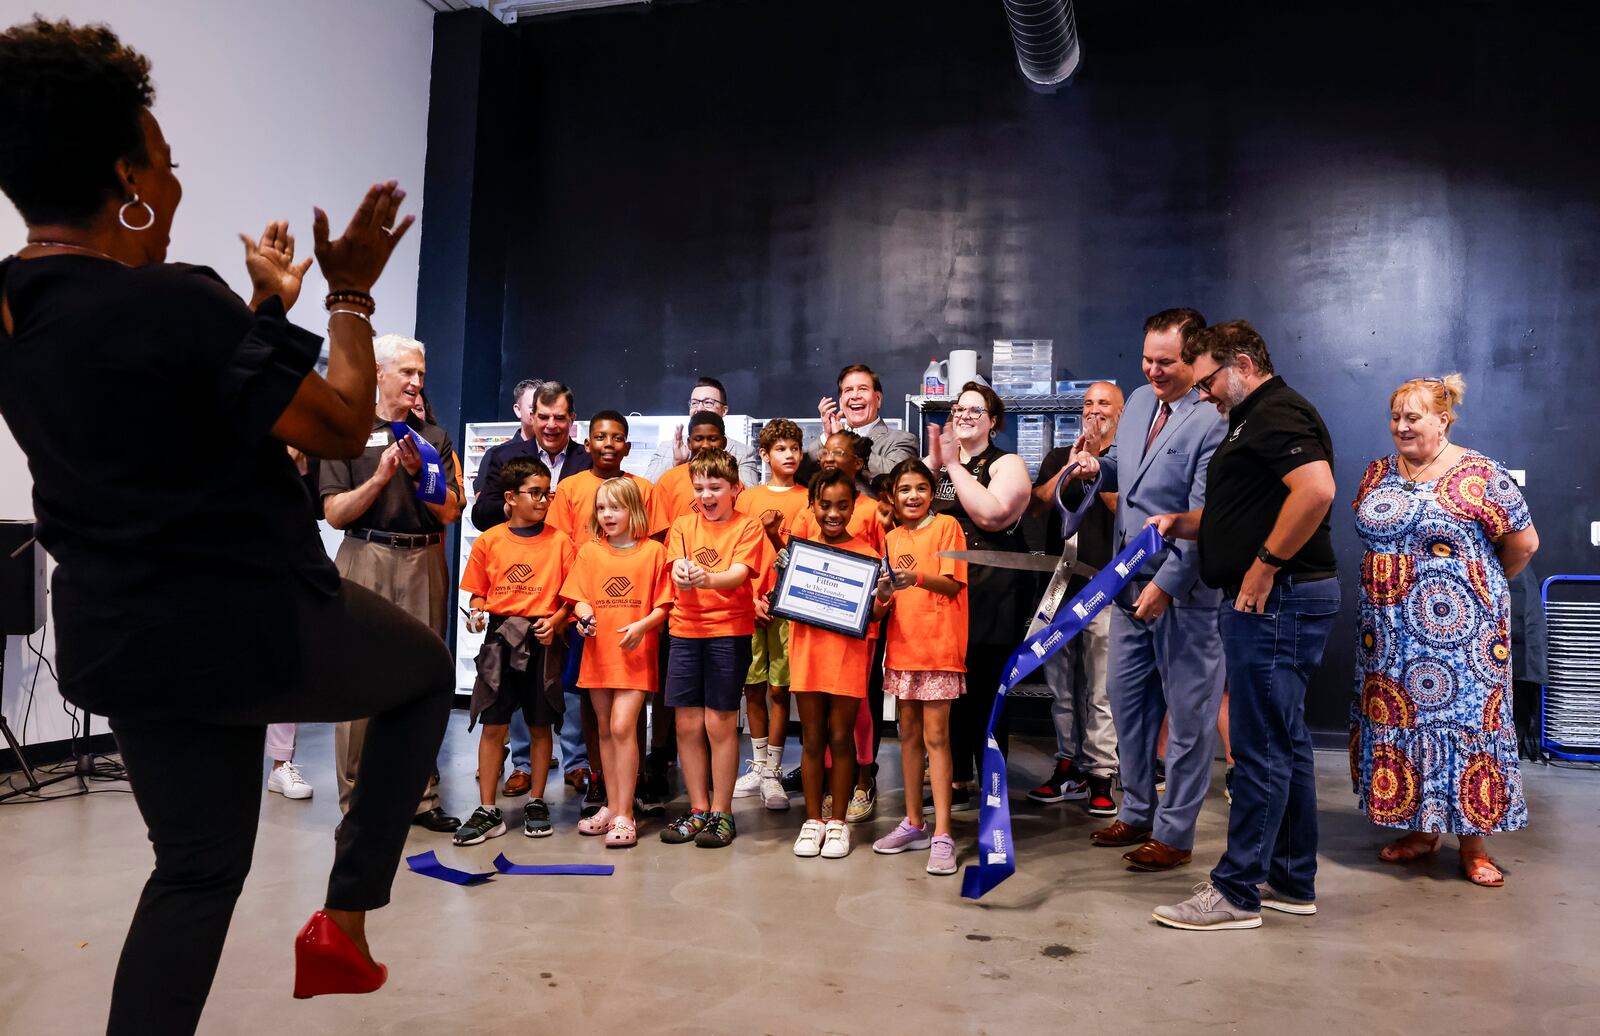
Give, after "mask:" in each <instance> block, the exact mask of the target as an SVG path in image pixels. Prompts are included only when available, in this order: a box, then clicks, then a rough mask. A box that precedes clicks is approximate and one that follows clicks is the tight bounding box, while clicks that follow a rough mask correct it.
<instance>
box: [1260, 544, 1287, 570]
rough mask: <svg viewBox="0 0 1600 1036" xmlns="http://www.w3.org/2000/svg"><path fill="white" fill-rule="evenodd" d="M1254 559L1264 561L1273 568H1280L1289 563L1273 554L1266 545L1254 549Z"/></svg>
mask: <svg viewBox="0 0 1600 1036" xmlns="http://www.w3.org/2000/svg"><path fill="white" fill-rule="evenodd" d="M1256 560H1257V561H1265V562H1266V563H1267V564H1269V565H1271V566H1272V567H1273V568H1282V567H1283V566H1285V565H1287V564H1288V563H1289V562H1288V561H1286V560H1285V559H1283V558H1280V557H1278V556H1277V555H1275V554H1273V553H1272V551H1270V550H1268V549H1267V548H1266V547H1262V548H1261V549H1260V550H1258V551H1256Z"/></svg>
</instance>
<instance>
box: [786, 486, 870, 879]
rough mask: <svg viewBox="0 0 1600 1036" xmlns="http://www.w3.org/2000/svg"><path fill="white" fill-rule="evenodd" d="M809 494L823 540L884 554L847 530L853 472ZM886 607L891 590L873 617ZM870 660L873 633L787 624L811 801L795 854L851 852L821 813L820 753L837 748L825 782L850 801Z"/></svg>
mask: <svg viewBox="0 0 1600 1036" xmlns="http://www.w3.org/2000/svg"><path fill="white" fill-rule="evenodd" d="M808 499H809V501H810V507H811V518H812V519H813V521H814V524H815V526H816V528H817V539H818V541H820V542H822V543H825V544H828V545H829V546H833V547H838V548H841V549H843V550H848V551H851V552H852V553H856V554H861V555H863V556H865V557H869V558H876V557H878V556H879V553H878V549H877V545H876V543H875V542H874V540H873V539H871V538H869V537H868V536H865V535H860V534H857V535H852V534H851V533H850V530H849V524H850V516H851V513H852V512H853V511H854V510H855V505H856V484H855V480H854V479H852V478H851V477H850V475H849V474H847V473H846V472H844V471H840V470H837V469H835V470H833V471H822V472H819V473H818V474H817V475H816V477H814V478H813V479H812V480H811V488H810V493H809V497H808ZM873 528H874V529H876V522H874V523H873ZM886 609H887V596H886V595H885V596H882V597H875V598H874V600H873V617H874V619H877V618H881V617H882V616H883V614H884V611H885V610H886ZM871 663H872V641H871V639H863V638H856V637H852V636H848V635H846V634H843V633H835V632H833V631H831V630H825V629H821V628H819V627H816V626H811V625H808V624H807V623H805V622H795V623H794V624H793V625H792V626H791V627H790V629H789V679H790V683H789V692H790V694H792V695H793V696H794V702H795V704H796V705H797V706H798V707H799V710H800V729H801V745H802V755H801V762H800V780H801V786H802V788H803V790H804V792H805V803H806V820H805V823H804V824H803V825H802V826H801V828H800V837H799V838H797V839H795V843H794V854H795V855H796V856H824V857H827V858H828V859H834V860H836V859H840V858H842V857H845V856H848V855H850V829H849V827H848V826H847V825H846V824H845V822H844V818H843V817H832V816H824V813H823V783H824V780H823V778H824V768H825V767H824V762H823V755H824V753H825V752H827V751H829V750H830V749H831V750H832V755H833V769H832V773H831V775H829V778H828V784H829V791H830V793H831V797H832V800H833V802H834V803H843V802H848V801H849V800H850V792H851V789H852V788H853V787H854V786H855V780H856V773H855V744H854V740H853V736H854V727H855V720H856V713H857V712H858V711H860V708H861V701H862V699H864V698H865V697H866V696H867V670H868V668H869V667H870V665H871Z"/></svg>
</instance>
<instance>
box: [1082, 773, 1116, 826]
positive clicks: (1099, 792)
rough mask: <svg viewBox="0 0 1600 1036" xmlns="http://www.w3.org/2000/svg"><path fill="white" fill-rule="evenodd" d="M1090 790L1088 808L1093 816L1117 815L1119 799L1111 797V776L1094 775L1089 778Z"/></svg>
mask: <svg viewBox="0 0 1600 1036" xmlns="http://www.w3.org/2000/svg"><path fill="white" fill-rule="evenodd" d="M1088 785H1089V790H1088V792H1087V793H1086V794H1087V796H1088V799H1089V801H1088V803H1087V805H1088V809H1089V815H1090V816H1091V817H1114V816H1116V815H1117V800H1116V799H1114V798H1112V797H1111V778H1110V777H1094V776H1091V777H1089V779H1088Z"/></svg>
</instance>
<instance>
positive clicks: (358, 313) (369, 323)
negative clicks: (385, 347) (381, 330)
mask: <svg viewBox="0 0 1600 1036" xmlns="http://www.w3.org/2000/svg"><path fill="white" fill-rule="evenodd" d="M335 313H348V314H350V315H351V316H353V317H360V318H361V319H362V320H365V321H366V322H367V326H368V327H369V328H370V327H371V326H372V318H371V317H369V316H367V315H366V314H365V313H363V312H361V311H360V310H359V309H330V310H328V317H329V319H332V318H333V315H334V314H335Z"/></svg>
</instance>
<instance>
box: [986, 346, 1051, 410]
mask: <svg viewBox="0 0 1600 1036" xmlns="http://www.w3.org/2000/svg"><path fill="white" fill-rule="evenodd" d="M1053 341H1054V339H1050V338H1013V339H997V340H996V341H995V343H994V363H993V365H992V367H991V369H990V377H989V384H990V385H992V386H994V390H995V391H996V392H998V393H1000V394H1001V395H1002V396H1048V395H1050V394H1051V390H1052V389H1054V388H1055V376H1056V372H1055V360H1054V357H1053V356H1052V355H1051V353H1052V349H1051V343H1052V342H1053Z"/></svg>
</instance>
